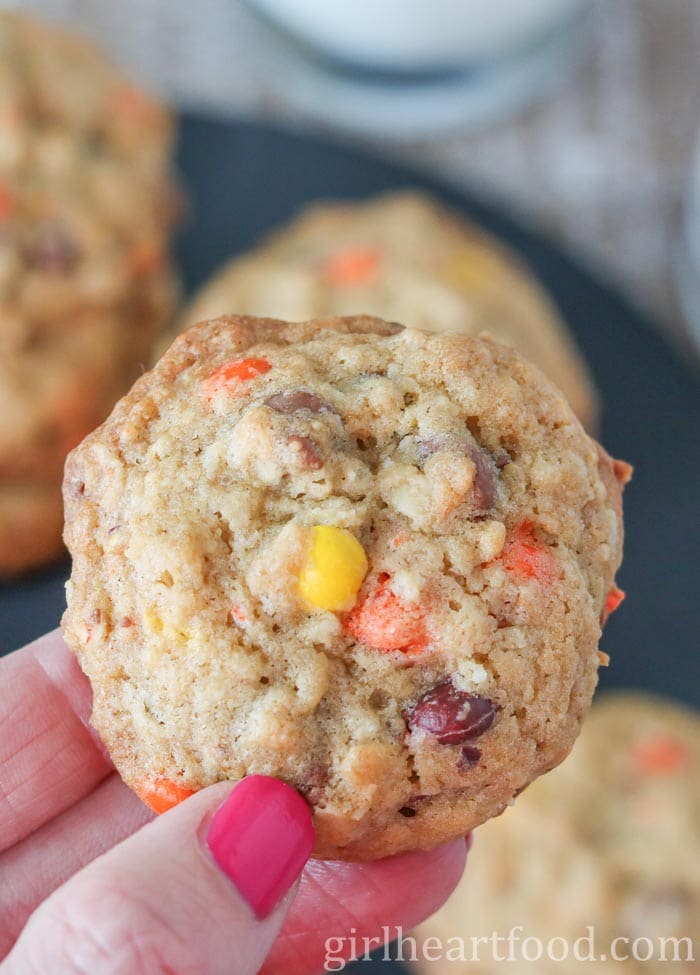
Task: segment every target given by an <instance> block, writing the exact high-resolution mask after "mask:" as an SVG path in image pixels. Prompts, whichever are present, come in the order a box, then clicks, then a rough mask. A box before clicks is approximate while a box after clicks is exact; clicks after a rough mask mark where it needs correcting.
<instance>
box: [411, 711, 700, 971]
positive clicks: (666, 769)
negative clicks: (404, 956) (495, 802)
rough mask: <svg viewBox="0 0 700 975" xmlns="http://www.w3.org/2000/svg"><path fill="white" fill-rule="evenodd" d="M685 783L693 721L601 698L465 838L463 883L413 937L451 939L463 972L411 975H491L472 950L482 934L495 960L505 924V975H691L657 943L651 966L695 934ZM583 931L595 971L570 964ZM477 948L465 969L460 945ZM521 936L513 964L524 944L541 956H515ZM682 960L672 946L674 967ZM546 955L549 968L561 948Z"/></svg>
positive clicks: (695, 857)
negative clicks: (673, 971) (555, 759)
mask: <svg viewBox="0 0 700 975" xmlns="http://www.w3.org/2000/svg"><path fill="white" fill-rule="evenodd" d="M699 784H700V717H699V716H698V715H697V713H695V712H693V711H690V710H688V709H686V708H683V707H681V706H680V705H677V704H673V703H671V702H670V701H663V700H661V699H658V698H654V697H647V696H644V695H640V694H634V693H625V694H610V695H607V696H605V697H604V698H603V699H602V700H601V701H600V702H596V704H594V706H593V709H592V711H591V713H590V715H589V717H588V718H587V720H586V724H585V726H584V728H583V732H582V734H581V737H580V738H579V740H578V741H577V742H576V746H575V748H574V750H573V752H572V754H571V756H570V757H569V758H568V759H567V760H566V761H565V762H564V763H563V765H562V766H561V767H560V768H558V769H557V770H556V771H555V772H553V773H552V774H551V775H548V776H546V777H545V778H543V779H541V780H539V781H538V782H535V783H534V784H533V785H532V786H531V787H530V788H529V789H528V790H527V791H526V792H525V793H524V794H523V795H522V796H520V797H519V798H518V799H517V801H516V803H515V805H514V808H512V809H508V810H507V811H506V812H505V813H504V814H503V816H501V817H500V818H499V819H497V820H494V821H493V822H490V823H487V824H486V825H485V826H483V827H482V828H480V829H478V830H477V832H476V834H475V836H474V846H473V849H472V851H471V853H470V859H469V866H468V869H467V871H466V873H465V876H464V879H463V881H462V882H461V884H460V886H459V887H458V888H457V890H456V891H455V893H454V894H453V895H452V897H451V898H450V900H449V901H448V903H447V904H446V905H445V907H443V908H442V910H440V911H439V912H438V913H437V914H436V915H435V916H434V917H432V918H431V919H430V920H429V921H426V922H425V923H424V924H423V925H421V927H420V928H419V930H418V932H417V934H418V936H419V938H420V939H426V938H428V937H432V938H435V937H437V938H439V939H440V940H441V942H442V943H443V944H447V942H448V940H449V939H450V938H453V939H454V938H462V939H464V941H465V944H466V952H467V955H466V958H465V960H464V961H462V962H459V961H455V960H452V961H449V960H446V959H445V958H443V959H437V958H436V960H433V961H430V962H427V961H425V960H423V962H422V963H421V965H420V966H419V970H420V971H422V972H425V973H426V975H443V973H444V975H461V973H465V975H466V973H468V972H469V973H471V972H475V973H479V975H491V973H494V975H495V973H496V972H501V971H502V970H503V963H502V961H501V962H499V961H498V960H497V959H496V958H494V956H493V953H492V950H491V947H490V945H489V943H488V942H487V941H486V939H487V938H489V939H490V938H492V935H493V933H494V932H496V933H497V935H498V936H499V937H501V938H502V939H503V940H501V941H500V942H499V944H498V953H499V954H500V956H501V959H503V956H504V955H506V954H507V953H508V950H509V949H508V942H507V938H508V935H509V932H510V931H511V930H512V929H513V928H516V927H518V926H519V931H518V932H517V936H518V938H519V942H518V943H516V944H515V946H514V948H513V958H512V959H508V963H507V966H506V967H507V969H508V971H512V972H513V973H515V975H520V973H532V972H537V973H538V975H540V973H545V975H546V973H548V972H551V973H555V972H559V973H562V975H569V973H571V972H579V971H581V970H582V969H583V967H584V965H585V968H586V970H590V971H591V972H594V973H607V972H610V973H613V972H618V971H620V970H622V969H623V968H624V971H626V972H631V973H640V975H641V973H656V972H659V973H661V972H665V971H668V970H669V968H677V969H678V971H682V972H691V971H694V970H695V969H694V967H693V966H692V965H690V964H688V965H687V966H686V965H684V964H679V963H676V964H675V965H670V964H669V963H670V961H671V960H672V958H673V950H674V949H673V947H672V945H671V943H668V944H667V948H666V951H667V955H666V960H665V961H664V960H663V956H662V954H661V952H662V941H661V940H660V939H664V938H668V939H670V938H693V937H695V938H696V937H697V934H698V931H700V788H699ZM591 927H592V928H593V932H594V940H593V942H592V947H591V943H590V942H588V941H583V942H581V943H580V952H592V954H593V956H594V959H595V960H591V961H586V962H578V963H577V962H576V960H575V959H574V958H573V956H572V951H573V945H574V943H575V942H576V940H577V939H579V938H586V936H589V929H590V928H591ZM479 937H481V938H482V939H483V940H482V942H481V946H480V949H479V951H480V954H479V957H478V960H476V961H475V960H470V954H469V952H470V951H471V945H472V943H473V942H472V938H479ZM525 938H530V939H531V940H530V942H529V946H526V956H528V955H529V957H530V958H531V959H532V958H533V956H534V954H535V952H536V943H535V941H534V940H532V939H535V938H537V939H540V941H541V943H542V944H543V945H544V947H545V950H544V954H543V957H542V958H540V959H539V960H537V961H535V960H531V961H529V962H528V961H527V960H526V958H523V957H522V954H521V946H522V942H523V940H524V939H525ZM552 938H555V939H562V938H563V939H565V940H566V943H567V944H568V946H569V950H570V956H569V958H568V959H567V960H559V961H556V960H554V959H552V958H548V957H547V951H546V946H547V944H548V943H549V942H550V940H551V939H552ZM616 938H619V939H620V940H619V941H618V942H617V945H616V946H615V950H616V951H617V953H618V955H619V954H620V953H622V954H625V953H626V954H627V955H629V958H628V959H627V960H625V961H624V965H623V964H621V962H620V961H615V960H614V959H613V958H612V957H611V948H612V947H613V942H614V941H615V939H616ZM636 939H641V940H640V941H639V942H638V943H637V948H636V949H634V947H633V945H634V942H635V940H636ZM452 945H453V946H454V947H455V951H456V949H457V943H456V942H455V941H453V942H452ZM687 948H688V945H687V943H686V944H685V946H683V945H681V946H680V951H681V954H680V955H679V959H680V960H681V961H682V960H687V953H686V952H687ZM635 950H636V953H637V954H638V956H639V957H638V958H637V959H635V958H634V951H635ZM553 951H554V955H555V958H556V956H557V955H559V957H561V953H562V951H563V948H562V945H561V941H559V943H558V944H557V943H556V942H555V943H554V948H553ZM419 954H420V953H419ZM602 955H605V956H606V957H605V958H603V957H601V956H602ZM647 956H648V957H647Z"/></svg>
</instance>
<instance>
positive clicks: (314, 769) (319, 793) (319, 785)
mask: <svg viewBox="0 0 700 975" xmlns="http://www.w3.org/2000/svg"><path fill="white" fill-rule="evenodd" d="M327 784H328V766H327V765H312V766H311V768H309V769H307V771H306V774H305V775H304V781H303V782H302V783H301V785H300V786H299V792H301V794H302V795H303V796H304V798H305V799H306V801H307V802H310V803H311V805H312V806H313V805H316V804H317V803H318V802H320V801H321V799H322V798H323V793H324V789H325V787H326V785H327Z"/></svg>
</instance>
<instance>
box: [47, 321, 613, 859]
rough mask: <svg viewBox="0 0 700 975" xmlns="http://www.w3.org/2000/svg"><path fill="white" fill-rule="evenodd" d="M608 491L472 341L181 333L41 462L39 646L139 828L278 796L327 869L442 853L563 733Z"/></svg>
mask: <svg viewBox="0 0 700 975" xmlns="http://www.w3.org/2000/svg"><path fill="white" fill-rule="evenodd" d="M615 470H616V468H615V465H614V464H613V462H612V461H611V460H610V458H609V457H608V456H607V454H605V453H604V452H603V451H602V449H601V448H599V447H598V446H597V444H596V443H595V442H594V441H593V440H591V439H590V438H589V437H588V436H587V435H586V434H585V433H584V431H583V429H582V427H581V425H580V424H579V423H578V421H577V420H576V418H575V416H574V414H573V412H572V411H571V409H570V407H569V406H568V404H567V403H566V402H565V401H564V399H563V398H562V396H561V394H560V393H559V392H558V390H556V389H555V388H554V386H553V385H551V384H550V382H549V381H548V380H547V379H545V377H544V376H543V374H542V373H541V372H540V371H539V370H537V369H536V368H535V367H534V366H531V365H530V364H529V363H527V362H526V361H525V360H524V359H522V358H521V357H520V356H519V355H518V354H517V353H516V352H514V351H513V350H512V349H510V348H508V347H507V346H505V345H501V344H500V343H497V342H495V341H493V340H490V339H489V340H479V339H472V338H470V337H468V336H465V335H460V334H444V333H426V332H423V331H419V330H404V329H402V328H401V326H399V325H393V324H388V323H386V322H383V321H381V320H378V319H372V318H368V317H359V318H339V319H322V320H318V321H315V322H307V323H303V324H288V323H285V322H281V321H273V320H265V319H251V318H245V317H230V318H221V319H218V320H215V321H211V322H207V323H202V324H200V325H198V326H195V327H194V328H192V329H191V330H190V331H188V332H186V333H185V334H184V335H182V336H180V337H179V338H178V339H177V340H176V341H175V343H174V344H173V346H172V347H171V349H170V350H169V351H168V352H167V353H166V354H165V356H164V357H163V359H162V360H161V361H160V362H159V363H158V365H157V366H156V367H155V369H154V370H153V371H152V372H150V373H148V374H147V375H146V376H144V377H143V378H142V379H140V380H139V381H138V382H137V383H136V384H135V386H134V387H133V389H132V390H131V392H130V393H129V394H128V395H127V396H126V397H125V398H124V399H122V400H121V401H120V403H119V404H118V405H117V407H116V408H115V410H114V412H113V413H112V415H111V417H110V419H109V420H108V421H107V422H106V423H105V424H104V425H103V426H102V427H101V428H99V429H98V430H97V431H95V432H94V433H93V434H91V435H90V436H88V437H87V439H86V440H84V441H83V443H82V444H81V445H80V446H79V447H78V448H77V449H76V450H75V451H73V453H72V454H71V455H70V457H69V460H68V463H67V465H66V479H65V485H64V493H65V502H66V542H67V545H68V547H69V549H70V551H71V553H72V556H73V574H72V578H71V581H70V583H69V585H68V589H67V597H68V609H67V612H66V615H65V617H64V632H65V636H66V640H67V642H68V644H69V645H70V646H71V647H72V648H73V649H74V650H75V651H76V653H77V654H78V657H79V659H80V662H81V666H82V667H83V669H84V670H85V672H86V673H87V674H88V676H89V677H90V680H91V682H92V687H93V694H94V711H93V717H92V720H93V722H94V724H95V727H96V728H97V729H98V731H99V733H100V735H101V736H102V738H103V740H104V741H105V743H106V745H107V747H108V748H109V750H110V753H111V755H112V758H113V759H114V762H115V764H116V766H117V768H118V769H119V771H120V773H121V775H122V776H123V777H124V779H125V781H126V782H127V783H128V784H129V785H130V786H131V787H132V788H134V789H135V790H136V791H137V792H138V793H139V794H140V795H141V796H142V797H143V798H144V799H145V801H147V802H148V803H149V804H150V805H151V806H152V807H153V808H155V809H158V810H159V811H162V809H163V808H166V807H167V806H168V805H169V804H172V803H173V802H175V801H177V800H178V799H181V798H183V797H185V796H187V795H188V794H189V793H190V792H191V791H192V790H196V789H200V788H202V787H204V786H206V785H208V784H210V783H213V782H216V781H218V780H221V779H239V778H241V777H242V776H244V775H247V774H251V773H261V774H268V775H275V776H278V777H280V778H282V779H284V780H285V781H287V782H289V783H290V784H291V785H293V786H294V787H295V788H297V789H299V790H300V791H301V792H302V793H303V794H304V795H305V796H306V798H307V799H308V800H309V802H310V804H311V806H312V808H313V810H314V821H315V827H316V835H317V846H316V853H317V855H319V856H325V857H330V858H341V859H367V858H373V857H381V856H385V855H388V854H391V853H395V852H397V851H400V850H408V849H414V848H426V847H430V846H433V845H435V844H437V843H439V842H442V841H444V840H446V839H448V838H452V837H455V836H459V835H464V833H466V831H467V830H468V829H470V828H472V827H473V826H475V825H477V824H478V823H480V822H482V821H483V820H485V819H487V818H488V817H489V816H492V815H495V814H497V813H498V812H500V811H501V810H502V809H503V807H504V806H505V805H506V804H507V803H508V802H509V801H510V800H511V799H512V797H513V796H514V795H515V794H516V793H517V792H518V791H519V790H521V789H522V788H523V787H524V786H525V785H526V784H527V783H528V782H529V781H530V780H531V779H533V778H535V777H536V776H537V775H539V774H541V773H542V772H545V771H547V770H548V769H550V768H552V767H553V766H554V765H556V764H557V763H558V762H560V761H561V760H562V758H563V757H564V756H565V755H566V754H567V753H568V751H569V749H570V747H571V745H572V743H573V741H574V739H575V737H576V735H577V733H578V730H579V727H580V723H581V721H582V719H583V716H584V714H585V713H586V711H587V709H588V706H589V703H590V699H591V696H592V693H593V688H594V686H595V683H596V674H597V667H598V654H597V646H598V639H599V636H600V630H601V619H602V618H603V616H604V612H605V605H606V602H607V599H608V594H609V591H610V589H611V587H612V586H613V584H614V576H615V571H616V569H617V567H618V565H619V562H620V557H621V548H622V523H621V483H620V482H619V481H618V479H617V477H616V475H615Z"/></svg>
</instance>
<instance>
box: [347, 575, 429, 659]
mask: <svg viewBox="0 0 700 975" xmlns="http://www.w3.org/2000/svg"><path fill="white" fill-rule="evenodd" d="M388 579H389V576H387V575H382V576H380V577H379V585H378V586H377V588H376V589H375V590H373V591H372V592H370V593H368V594H367V595H366V596H364V597H363V598H362V599H360V601H359V602H358V603H357V604H356V605H355V606H354V608H353V609H352V610H351V611H350V612H349V613H348V615H347V616H346V617H345V630H346V631H347V632H348V633H349V634H350V636H352V637H353V639H355V640H357V642H358V643H364V644H365V646H368V647H371V648H372V649H373V650H386V651H390V650H402V651H404V652H408V651H418V650H423V649H425V647H426V646H427V645H428V642H429V639H430V636H429V633H428V627H427V624H426V618H425V616H426V614H425V610H424V609H423V607H422V606H420V605H418V603H408V602H406V601H405V600H403V599H401V597H400V596H397V595H396V593H395V592H392V591H391V589H389V588H388V587H387V586H386V582H387V581H388Z"/></svg>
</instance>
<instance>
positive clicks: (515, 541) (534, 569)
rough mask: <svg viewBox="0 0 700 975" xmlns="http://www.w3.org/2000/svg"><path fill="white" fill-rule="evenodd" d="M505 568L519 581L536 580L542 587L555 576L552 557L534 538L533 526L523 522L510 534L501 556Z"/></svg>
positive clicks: (554, 565) (555, 569)
mask: <svg viewBox="0 0 700 975" xmlns="http://www.w3.org/2000/svg"><path fill="white" fill-rule="evenodd" d="M501 560H502V562H503V565H504V566H505V568H506V569H507V570H508V572H510V573H511V574H512V575H514V576H518V577H519V578H521V579H536V580H537V582H541V583H542V584H543V585H546V584H549V583H551V582H552V581H553V580H554V579H555V578H556V575H557V565H556V561H555V559H554V556H553V555H552V553H551V552H550V551H549V549H547V548H545V547H544V546H543V545H541V544H540V543H539V542H538V541H537V539H536V538H535V535H534V532H533V525H532V524H531V523H530V522H527V521H524V522H523V523H522V524H520V525H516V527H515V528H514V529H513V530H512V531H511V532H510V535H509V537H508V539H507V541H506V544H505V547H504V549H503V554H502V555H501Z"/></svg>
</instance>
